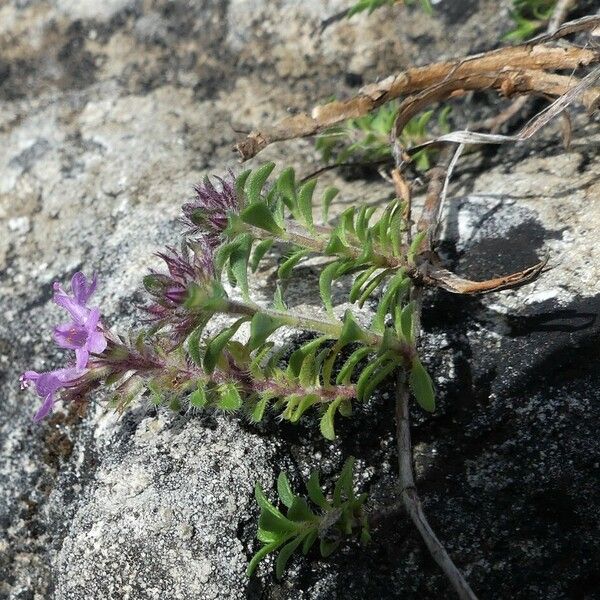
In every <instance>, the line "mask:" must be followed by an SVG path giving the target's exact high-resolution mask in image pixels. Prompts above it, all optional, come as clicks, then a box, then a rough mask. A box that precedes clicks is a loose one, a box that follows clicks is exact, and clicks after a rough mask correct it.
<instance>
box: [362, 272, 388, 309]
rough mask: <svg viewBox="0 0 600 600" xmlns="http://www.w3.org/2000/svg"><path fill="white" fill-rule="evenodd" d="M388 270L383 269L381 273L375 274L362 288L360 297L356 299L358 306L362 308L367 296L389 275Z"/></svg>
mask: <svg viewBox="0 0 600 600" xmlns="http://www.w3.org/2000/svg"><path fill="white" fill-rule="evenodd" d="M389 273H390V269H385V270H383V271H382V272H381V273H377V275H375V276H374V277H373V278H372V279H371V280H370V281H369V282H368V283H367V284H366V285H365V287H364V289H363V291H362V293H361V295H360V297H359V298H358V302H357V304H358V306H359V308H362V306H363V305H364V303H365V302H366V301H367V299H368V298H369V296H370V295H371V294H372V293H373V292H374V291H375V289H376V288H378V287H379V284H380V283H381V282H382V281H383V280H384V279H385V278H386V277H387V276H388V275H389Z"/></svg>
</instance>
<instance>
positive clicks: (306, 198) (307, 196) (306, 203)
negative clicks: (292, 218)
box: [298, 179, 317, 231]
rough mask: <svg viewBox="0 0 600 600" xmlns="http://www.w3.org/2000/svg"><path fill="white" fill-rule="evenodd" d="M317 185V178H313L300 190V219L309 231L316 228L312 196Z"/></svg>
mask: <svg viewBox="0 0 600 600" xmlns="http://www.w3.org/2000/svg"><path fill="white" fill-rule="evenodd" d="M316 186H317V180H316V179H311V180H310V181H307V182H306V183H305V184H304V185H303V186H302V187H301V188H300V189H299V190H298V210H299V213H300V215H299V216H300V219H301V221H302V222H303V223H304V225H305V226H306V228H307V229H308V230H309V231H313V230H314V226H313V214H312V197H313V194H314V192H315V187H316Z"/></svg>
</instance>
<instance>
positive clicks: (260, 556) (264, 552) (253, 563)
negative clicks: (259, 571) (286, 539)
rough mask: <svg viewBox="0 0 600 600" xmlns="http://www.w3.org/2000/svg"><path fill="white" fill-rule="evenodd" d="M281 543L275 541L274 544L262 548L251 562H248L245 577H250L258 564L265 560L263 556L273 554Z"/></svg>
mask: <svg viewBox="0 0 600 600" xmlns="http://www.w3.org/2000/svg"><path fill="white" fill-rule="evenodd" d="M282 543H283V542H281V541H279V540H277V541H276V542H271V543H270V544H267V545H266V546H263V547H262V548H261V549H260V550H259V551H258V552H257V553H256V554H255V555H254V556H253V557H252V560H251V561H250V564H249V565H248V568H247V569H246V575H247V576H248V577H251V576H252V575H253V573H254V571H256V567H257V566H258V563H259V562H260V561H261V560H262V559H263V558H265V556H267V554H270V553H271V552H275V550H277V548H279V546H281V544H282Z"/></svg>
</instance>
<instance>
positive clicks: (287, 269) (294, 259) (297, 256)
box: [277, 250, 310, 279]
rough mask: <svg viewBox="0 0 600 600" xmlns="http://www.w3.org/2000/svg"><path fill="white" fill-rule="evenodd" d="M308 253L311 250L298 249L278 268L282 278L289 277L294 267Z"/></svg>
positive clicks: (278, 273)
mask: <svg viewBox="0 0 600 600" xmlns="http://www.w3.org/2000/svg"><path fill="white" fill-rule="evenodd" d="M308 254H310V250H298V251H297V252H294V253H293V254H292V255H291V256H290V257H289V258H288V259H287V260H286V261H285V262H284V263H283V264H282V265H281V266H280V267H279V269H278V271H277V275H278V276H279V278H280V279H287V278H288V277H289V276H290V275H291V274H292V269H293V268H294V267H295V266H296V265H297V264H298V263H299V262H300V261H301V260H302V259H303V258H304V257H305V256H307V255H308Z"/></svg>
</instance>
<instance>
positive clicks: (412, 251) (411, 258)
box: [408, 231, 427, 263]
mask: <svg viewBox="0 0 600 600" xmlns="http://www.w3.org/2000/svg"><path fill="white" fill-rule="evenodd" d="M426 236H427V232H426V231H420V232H419V233H417V235H415V237H414V238H413V241H412V243H411V244H410V248H409V249H408V262H410V263H414V262H415V257H416V255H417V254H418V252H419V250H420V249H421V245H422V244H423V240H424V239H425V238H426Z"/></svg>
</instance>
